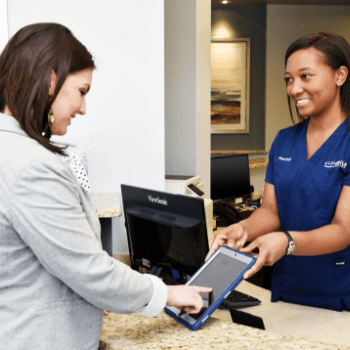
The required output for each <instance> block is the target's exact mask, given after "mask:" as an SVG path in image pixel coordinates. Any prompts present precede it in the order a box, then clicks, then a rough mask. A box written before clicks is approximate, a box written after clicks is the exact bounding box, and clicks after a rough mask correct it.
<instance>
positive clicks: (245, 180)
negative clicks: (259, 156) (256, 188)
mask: <svg viewBox="0 0 350 350" xmlns="http://www.w3.org/2000/svg"><path fill="white" fill-rule="evenodd" d="M250 192H251V189H250V177H249V161H248V155H247V154H239V155H212V156H211V199H212V200H218V199H228V198H238V197H246V196H250Z"/></svg>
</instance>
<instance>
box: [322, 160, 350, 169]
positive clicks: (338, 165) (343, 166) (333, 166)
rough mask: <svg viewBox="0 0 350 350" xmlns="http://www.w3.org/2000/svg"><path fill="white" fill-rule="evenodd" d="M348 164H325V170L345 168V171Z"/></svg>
mask: <svg viewBox="0 0 350 350" xmlns="http://www.w3.org/2000/svg"><path fill="white" fill-rule="evenodd" d="M347 165H348V163H346V162H344V161H343V160H338V161H337V162H325V163H324V167H325V168H343V169H345V168H346V166H347Z"/></svg>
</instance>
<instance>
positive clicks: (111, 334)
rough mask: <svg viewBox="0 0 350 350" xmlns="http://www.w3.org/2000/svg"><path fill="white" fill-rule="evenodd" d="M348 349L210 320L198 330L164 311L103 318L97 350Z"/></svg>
mask: <svg viewBox="0 0 350 350" xmlns="http://www.w3.org/2000/svg"><path fill="white" fill-rule="evenodd" d="M131 349H140V350H151V349H152V350H155V349H157V350H158V349H186V350H194V349H200V350H207V349H208V350H209V349H210V350H213V349H220V350H224V349H237V350H238V349H239V350H252V349H254V350H269V349H271V350H281V349H283V350H297V349H298V350H303V349H305V350H311V349H319V350H349V349H350V348H349V347H347V346H341V345H333V344H328V343H323V342H318V341H315V340H310V339H306V338H298V337H294V336H290V335H283V334H278V333H271V332H267V331H262V330H259V329H255V328H251V327H246V326H242V325H238V324H235V323H229V322H225V321H221V320H218V319H216V318H214V317H211V318H209V319H208V320H207V321H206V322H205V323H204V325H203V326H202V327H201V328H200V329H199V330H197V331H191V330H189V329H188V328H186V327H185V326H183V325H181V324H179V323H177V322H176V321H175V320H174V319H172V318H171V317H170V316H168V315H167V314H166V313H165V312H164V311H163V312H161V313H160V314H159V315H158V316H156V317H152V318H148V317H144V316H140V315H134V314H130V315H117V314H114V313H110V314H109V316H107V317H104V320H103V328H102V334H101V341H100V346H99V350H131Z"/></svg>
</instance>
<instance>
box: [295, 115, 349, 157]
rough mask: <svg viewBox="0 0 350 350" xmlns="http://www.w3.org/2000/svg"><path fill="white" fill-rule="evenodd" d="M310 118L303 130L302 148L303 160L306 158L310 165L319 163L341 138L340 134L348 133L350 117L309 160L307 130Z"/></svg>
mask: <svg viewBox="0 0 350 350" xmlns="http://www.w3.org/2000/svg"><path fill="white" fill-rule="evenodd" d="M309 121H310V118H308V119H307V120H306V121H305V124H304V128H303V140H304V142H303V147H301V150H302V152H303V153H302V158H304V159H305V160H306V161H307V162H308V163H314V162H317V161H318V159H319V158H320V157H322V154H323V153H324V152H325V150H326V149H327V148H329V147H331V146H332V145H333V144H334V142H335V141H336V140H337V139H338V138H339V133H343V132H347V131H348V127H349V122H350V117H348V118H346V119H345V120H344V121H343V122H342V123H341V124H340V125H339V126H338V127H337V128H336V129H335V130H334V131H333V133H332V134H331V135H330V136H329V137H328V139H327V140H326V141H325V142H323V144H322V145H321V146H320V147H319V148H318V149H317V150H316V152H315V153H314V154H313V155H312V156H311V157H310V158H309V159H307V140H306V133H307V128H308V125H309Z"/></svg>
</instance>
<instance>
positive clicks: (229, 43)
mask: <svg viewBox="0 0 350 350" xmlns="http://www.w3.org/2000/svg"><path fill="white" fill-rule="evenodd" d="M249 102H250V38H235V39H214V38H213V39H212V40H211V123H210V124H211V133H249Z"/></svg>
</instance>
